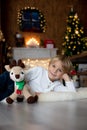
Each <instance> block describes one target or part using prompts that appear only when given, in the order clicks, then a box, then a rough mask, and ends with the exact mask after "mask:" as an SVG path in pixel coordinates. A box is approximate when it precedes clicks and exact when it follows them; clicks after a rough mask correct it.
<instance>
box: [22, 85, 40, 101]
mask: <svg viewBox="0 0 87 130" xmlns="http://www.w3.org/2000/svg"><path fill="white" fill-rule="evenodd" d="M23 95H24V96H25V98H26V99H27V103H29V104H32V103H35V102H37V101H38V96H37V95H35V96H31V94H30V93H29V90H28V88H27V85H25V86H24V89H23Z"/></svg>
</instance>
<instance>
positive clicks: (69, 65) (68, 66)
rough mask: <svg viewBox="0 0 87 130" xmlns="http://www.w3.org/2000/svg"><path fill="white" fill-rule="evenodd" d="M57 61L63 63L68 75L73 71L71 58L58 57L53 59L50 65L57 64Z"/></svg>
mask: <svg viewBox="0 0 87 130" xmlns="http://www.w3.org/2000/svg"><path fill="white" fill-rule="evenodd" d="M56 61H61V62H62V68H63V71H64V72H66V73H70V71H71V70H72V69H73V65H72V62H71V60H70V58H69V57H68V56H65V55H57V56H56V57H53V58H52V59H51V60H50V62H49V65H50V64H52V63H54V62H56Z"/></svg>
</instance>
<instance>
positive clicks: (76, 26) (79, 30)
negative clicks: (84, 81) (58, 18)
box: [62, 8, 87, 56]
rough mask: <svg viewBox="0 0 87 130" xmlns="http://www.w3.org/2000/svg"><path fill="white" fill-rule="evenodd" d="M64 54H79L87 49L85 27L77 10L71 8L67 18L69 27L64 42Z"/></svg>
mask: <svg viewBox="0 0 87 130" xmlns="http://www.w3.org/2000/svg"><path fill="white" fill-rule="evenodd" d="M62 48H63V49H62V54H65V55H67V56H72V55H77V54H80V53H82V52H83V51H86V50H87V40H85V34H84V28H83V26H82V25H81V24H80V20H79V18H78V15H77V13H76V12H74V11H73V8H71V11H70V14H69V16H68V19H67V29H66V32H65V36H64V43H63V44H62Z"/></svg>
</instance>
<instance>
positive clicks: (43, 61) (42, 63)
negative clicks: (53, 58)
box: [22, 58, 50, 69]
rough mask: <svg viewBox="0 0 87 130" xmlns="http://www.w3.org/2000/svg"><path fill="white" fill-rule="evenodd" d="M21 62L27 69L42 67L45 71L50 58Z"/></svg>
mask: <svg viewBox="0 0 87 130" xmlns="http://www.w3.org/2000/svg"><path fill="white" fill-rule="evenodd" d="M22 61H23V62H24V64H25V65H26V66H27V67H28V68H32V67H35V66H42V67H44V68H46V69H48V65H49V62H50V58H47V59H46V58H45V59H43V58H42V59H22Z"/></svg>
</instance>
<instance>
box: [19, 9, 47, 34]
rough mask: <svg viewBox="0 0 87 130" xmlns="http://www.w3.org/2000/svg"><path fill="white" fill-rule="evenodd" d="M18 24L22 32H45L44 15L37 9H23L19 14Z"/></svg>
mask: <svg viewBox="0 0 87 130" xmlns="http://www.w3.org/2000/svg"><path fill="white" fill-rule="evenodd" d="M18 24H19V28H20V30H21V31H31V32H45V30H46V21H45V18H44V15H43V14H42V13H41V12H40V11H39V10H38V9H35V8H29V7H28V8H26V9H21V10H20V11H19V12H18Z"/></svg>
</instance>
